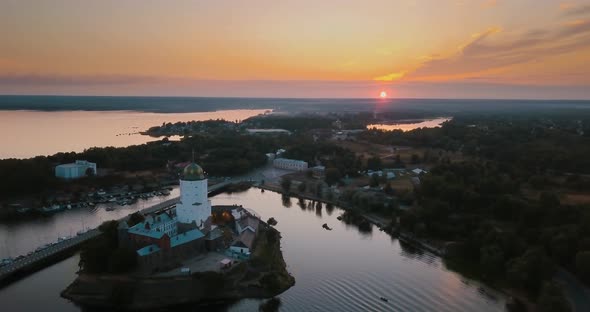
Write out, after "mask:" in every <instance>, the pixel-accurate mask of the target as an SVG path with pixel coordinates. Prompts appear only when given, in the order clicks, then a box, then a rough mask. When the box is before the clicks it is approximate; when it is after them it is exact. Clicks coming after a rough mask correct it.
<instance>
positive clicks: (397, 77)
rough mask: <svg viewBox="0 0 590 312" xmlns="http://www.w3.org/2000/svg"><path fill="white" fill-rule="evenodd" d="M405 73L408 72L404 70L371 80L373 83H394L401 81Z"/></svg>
mask: <svg viewBox="0 0 590 312" xmlns="http://www.w3.org/2000/svg"><path fill="white" fill-rule="evenodd" d="M407 72H408V71H406V70H402V71H399V72H395V73H390V74H387V75H384V76H379V77H375V78H373V80H375V81H396V80H400V79H402V78H403V77H404V76H405V75H406V73H407Z"/></svg>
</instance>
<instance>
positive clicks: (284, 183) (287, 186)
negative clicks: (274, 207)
mask: <svg viewBox="0 0 590 312" xmlns="http://www.w3.org/2000/svg"><path fill="white" fill-rule="evenodd" d="M291 184H292V181H291V179H290V178H283V179H282V180H281V187H282V188H283V190H284V191H285V192H289V191H291Z"/></svg>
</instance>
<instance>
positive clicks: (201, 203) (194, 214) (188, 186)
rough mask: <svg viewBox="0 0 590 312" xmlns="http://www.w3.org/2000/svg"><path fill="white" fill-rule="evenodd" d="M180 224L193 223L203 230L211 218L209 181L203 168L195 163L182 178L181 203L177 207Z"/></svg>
mask: <svg viewBox="0 0 590 312" xmlns="http://www.w3.org/2000/svg"><path fill="white" fill-rule="evenodd" d="M176 216H177V218H178V222H180V223H193V222H195V224H196V225H197V227H199V229H202V228H203V224H204V223H205V221H206V220H207V218H209V217H210V216H211V201H209V199H208V197H207V179H206V178H205V174H204V173H203V168H201V167H200V166H199V165H197V164H195V163H194V162H193V163H191V164H190V165H188V166H186V167H185V168H184V170H183V173H182V177H181V178H180V202H179V203H178V204H177V205H176Z"/></svg>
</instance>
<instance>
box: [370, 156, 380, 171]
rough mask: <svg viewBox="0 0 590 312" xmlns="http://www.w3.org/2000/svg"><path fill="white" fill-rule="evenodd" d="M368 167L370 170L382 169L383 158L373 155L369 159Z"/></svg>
mask: <svg viewBox="0 0 590 312" xmlns="http://www.w3.org/2000/svg"><path fill="white" fill-rule="evenodd" d="M367 169H369V170H379V169H381V158H379V157H377V156H373V157H371V158H369V159H367Z"/></svg>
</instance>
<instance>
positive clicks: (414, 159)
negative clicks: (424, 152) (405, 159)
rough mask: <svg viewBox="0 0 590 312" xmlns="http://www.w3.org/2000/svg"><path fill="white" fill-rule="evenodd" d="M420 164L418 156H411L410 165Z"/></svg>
mask: <svg viewBox="0 0 590 312" xmlns="http://www.w3.org/2000/svg"><path fill="white" fill-rule="evenodd" d="M419 162H420V156H418V154H412V163H413V164H417V163H419Z"/></svg>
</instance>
